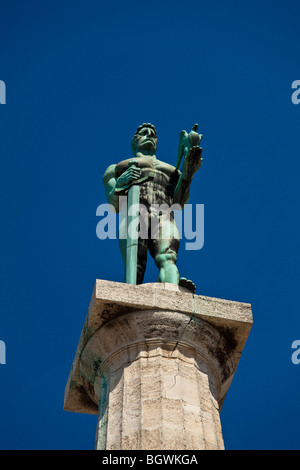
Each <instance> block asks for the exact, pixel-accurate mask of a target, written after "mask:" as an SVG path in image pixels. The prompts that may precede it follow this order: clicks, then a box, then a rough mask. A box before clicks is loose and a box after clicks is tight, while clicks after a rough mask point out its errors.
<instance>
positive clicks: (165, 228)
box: [149, 218, 179, 284]
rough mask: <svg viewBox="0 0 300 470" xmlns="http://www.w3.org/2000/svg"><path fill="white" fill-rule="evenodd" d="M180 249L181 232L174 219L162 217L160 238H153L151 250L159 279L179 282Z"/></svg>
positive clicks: (173, 282)
mask: <svg viewBox="0 0 300 470" xmlns="http://www.w3.org/2000/svg"><path fill="white" fill-rule="evenodd" d="M178 249H179V233H178V230H177V227H176V224H175V221H174V220H168V219H164V218H162V220H161V223H160V238H159V239H157V240H151V244H149V251H150V254H151V255H152V257H153V258H154V260H155V264H156V266H157V267H158V269H159V275H158V281H159V282H169V283H171V284H178V283H179V272H178V269H177V266H176V261H177V252H178Z"/></svg>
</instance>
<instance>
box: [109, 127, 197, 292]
mask: <svg viewBox="0 0 300 470" xmlns="http://www.w3.org/2000/svg"><path fill="white" fill-rule="evenodd" d="M197 128H198V125H197V124H195V125H194V126H193V128H192V131H191V132H190V134H187V132H186V131H182V132H181V133H180V139H179V149H178V156H177V164H176V168H175V167H174V166H172V165H169V164H168V163H165V162H163V161H161V160H158V159H157V158H156V155H155V153H156V149H157V133H156V129H155V127H154V126H153V125H152V124H149V123H144V124H142V125H140V126H139V127H138V128H137V130H136V132H135V134H134V136H133V139H132V142H131V149H132V152H133V155H134V159H132V158H129V159H126V160H123V161H121V162H120V163H118V164H116V165H110V166H109V167H108V168H107V170H106V172H105V174H104V177H103V183H104V185H105V194H106V197H107V200H108V202H109V203H110V204H112V205H113V206H114V208H115V210H116V212H119V210H120V207H119V197H120V195H124V194H128V198H129V194H130V191H132V194H133V190H134V191H135V193H134V195H133V196H132V198H138V199H139V201H138V203H139V204H140V205H142V207H143V208H146V210H144V211H141V212H140V214H139V222H140V223H143V219H144V221H145V222H146V221H147V226H148V227H149V231H150V229H151V226H152V225H153V224H154V220H155V221H158V223H157V230H158V234H157V236H156V237H153V233H152V237H151V236H150V237H149V236H148V237H144V238H142V237H139V238H138V240H137V242H136V256H135V257H134V256H133V255H132V254H129V253H131V252H129V251H128V247H130V246H132V243H128V238H127V239H121V238H119V244H120V249H121V254H122V257H123V260H124V263H125V266H128V268H125V271H126V269H127V270H128V271H131V279H133V280H132V281H125V282H131V283H133V284H135V283H136V284H141V283H142V282H143V278H144V273H145V269H146V263H147V252H148V250H149V253H150V254H151V256H152V257H153V258H154V260H155V263H156V265H157V267H158V269H159V277H158V280H159V282H169V283H172V284H177V285H178V284H179V285H182V286H184V287H187V288H188V289H190V290H191V291H193V292H194V291H195V285H194V283H193V282H192V281H189V280H187V279H186V278H180V276H179V272H178V269H177V266H176V261H177V252H178V249H179V233H178V230H177V227H176V224H175V220H174V216H173V212H171V213H170V212H168V211H164V210H161V206H162V205H163V204H164V205H166V207H169V208H170V207H171V206H172V205H174V204H177V205H178V207H180V208H183V207H184V205H185V204H186V203H187V202H188V199H189V193H190V185H191V182H192V178H193V175H194V173H195V172H196V171H197V170H198V169H199V168H200V166H201V163H202V158H201V154H202V148H200V147H199V144H200V141H201V139H202V135H201V134H198V133H197V132H196V131H197ZM182 158H183V164H182V169H181V171H179V166H180V163H181V160H182ZM131 200H132V201H133V200H134V199H131ZM159 206H160V207H159ZM129 242H130V240H129ZM128 258H130V260H128ZM126 259H127V264H126ZM128 261H130V263H129V264H128ZM132 272H133V277H132Z"/></svg>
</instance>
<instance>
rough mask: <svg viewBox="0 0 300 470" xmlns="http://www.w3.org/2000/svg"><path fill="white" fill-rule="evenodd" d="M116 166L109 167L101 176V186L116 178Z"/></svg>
mask: <svg viewBox="0 0 300 470" xmlns="http://www.w3.org/2000/svg"><path fill="white" fill-rule="evenodd" d="M116 166H117V165H109V167H108V168H107V169H106V171H105V173H104V175H103V184H104V185H105V184H106V183H108V181H109V180H110V179H111V178H115V176H116Z"/></svg>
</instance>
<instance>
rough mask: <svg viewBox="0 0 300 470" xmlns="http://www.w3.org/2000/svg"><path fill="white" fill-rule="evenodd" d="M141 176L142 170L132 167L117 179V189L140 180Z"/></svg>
mask: <svg viewBox="0 0 300 470" xmlns="http://www.w3.org/2000/svg"><path fill="white" fill-rule="evenodd" d="M140 176H141V169H140V168H138V167H137V166H135V165H133V166H130V167H129V168H128V169H127V170H126V171H124V173H122V174H121V175H120V176H119V178H117V184H116V188H122V187H123V186H126V185H127V184H129V183H131V182H132V181H134V180H137V179H139V178H140Z"/></svg>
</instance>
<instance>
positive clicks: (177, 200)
mask: <svg viewBox="0 0 300 470" xmlns="http://www.w3.org/2000/svg"><path fill="white" fill-rule="evenodd" d="M201 154H202V148H201V147H192V148H190V150H189V152H188V154H187V156H186V157H185V158H184V161H183V165H182V170H181V175H180V177H179V180H178V183H177V185H176V187H175V190H174V195H173V203H174V204H180V206H181V207H182V208H183V207H184V205H185V204H187V202H188V200H189V196H190V187H191V183H192V179H193V176H194V174H195V173H196V171H198V170H199V168H200V166H201V163H202V158H201Z"/></svg>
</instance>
